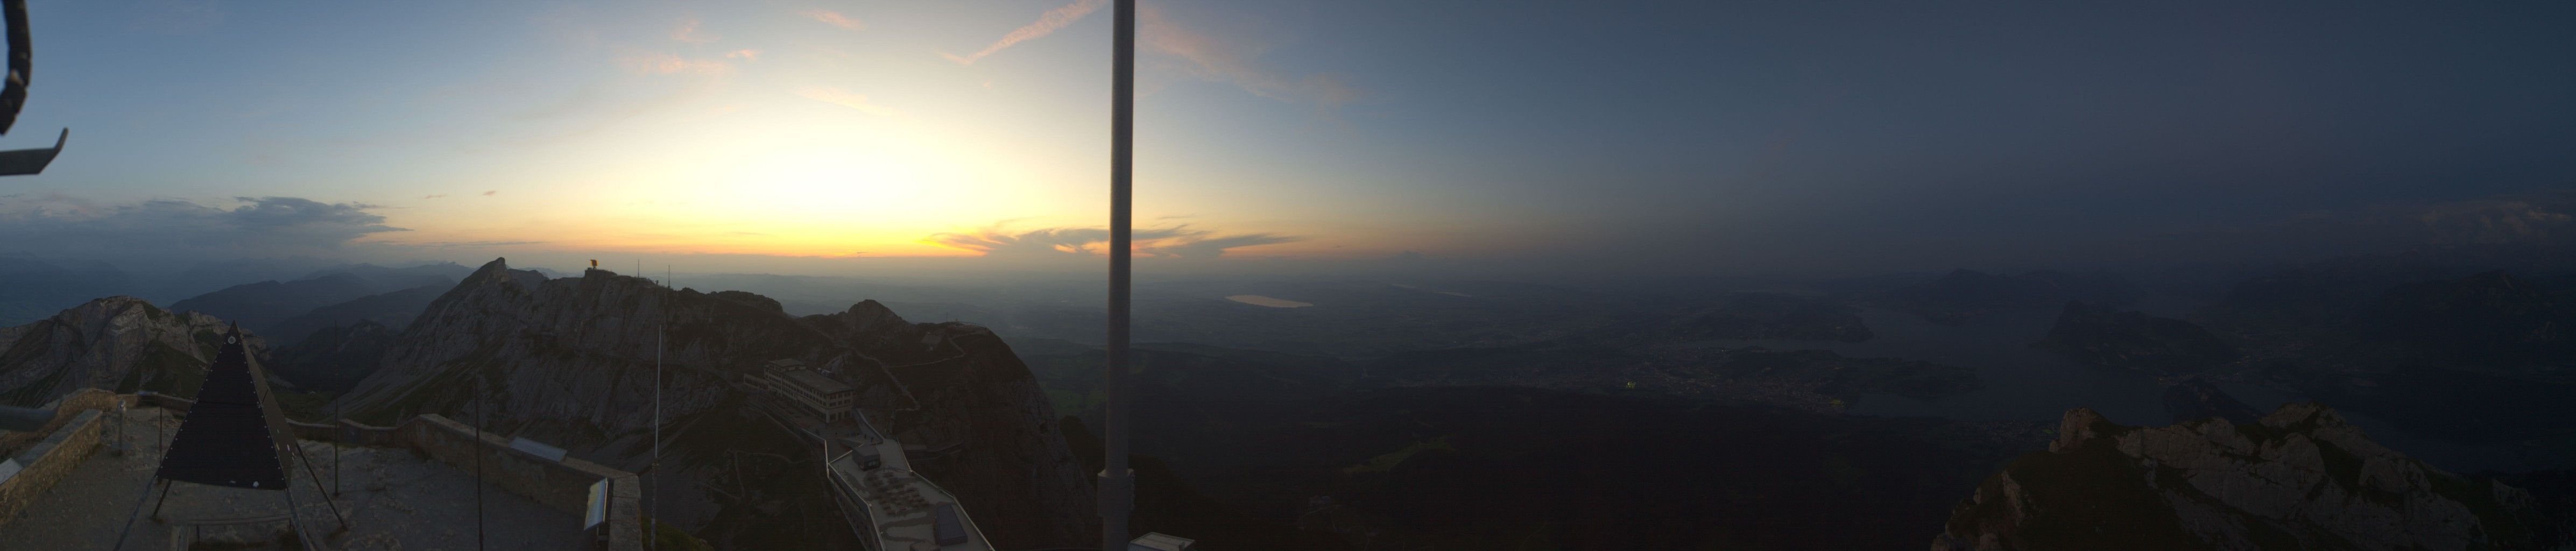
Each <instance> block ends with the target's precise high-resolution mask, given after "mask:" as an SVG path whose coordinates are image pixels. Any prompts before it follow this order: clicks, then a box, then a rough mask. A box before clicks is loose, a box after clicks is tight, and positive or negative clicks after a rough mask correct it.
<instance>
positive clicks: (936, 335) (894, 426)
mask: <svg viewBox="0 0 2576 551" xmlns="http://www.w3.org/2000/svg"><path fill="white" fill-rule="evenodd" d="M868 304H873V301H871V302H870V303H868ZM861 309H862V308H861V307H853V308H852V310H853V311H854V312H857V311H859V310H861ZM836 315H838V314H836ZM886 316H887V317H891V316H892V313H891V312H887V313H886ZM880 319H882V318H880ZM896 319H897V320H899V319H900V318H896ZM895 327H901V328H902V329H905V330H906V331H889V330H886V329H880V330H877V331H869V332H864V333H844V335H848V337H847V338H848V339H849V340H851V341H854V342H862V341H866V340H868V339H865V338H864V337H866V336H870V335H882V334H886V333H890V332H891V333H909V334H913V335H916V336H915V337H914V338H912V339H909V340H905V341H900V342H886V343H885V344H883V345H880V346H873V347H870V346H859V345H854V347H853V348H854V353H853V354H850V355H847V356H844V357H842V358H840V359H838V360H837V362H838V364H837V365H836V367H837V368H839V369H841V370H842V372H843V373H847V374H850V375H851V377H852V379H854V381H855V382H857V383H858V384H857V385H856V386H857V387H858V388H860V389H861V390H860V394H861V396H860V399H859V401H860V404H861V406H862V408H863V409H864V410H865V411H866V412H867V414H868V417H869V418H870V419H873V420H876V421H877V422H878V423H879V426H881V427H885V428H886V429H887V430H891V431H894V433H895V438H896V439H897V440H902V441H904V442H905V443H907V444H919V445H922V446H927V447H929V448H931V449H934V450H936V449H942V448H949V447H951V446H954V448H953V451H949V452H946V453H943V454H931V455H929V456H927V460H924V459H921V458H923V457H925V456H915V457H916V458H917V459H915V462H914V466H915V468H916V469H918V470H920V471H921V472H922V473H923V474H927V475H929V476H930V478H931V479H932V480H936V481H938V482H939V485H940V486H941V487H943V488H948V489H949V491H951V492H954V493H956V494H957V497H958V500H959V501H961V502H963V503H966V504H967V511H968V512H969V513H972V514H973V515H975V522H976V524H979V525H982V526H984V527H985V533H986V535H987V536H990V537H992V538H993V539H994V541H995V542H996V543H997V545H996V547H997V548H1005V549H1016V548H1032V547H1043V546H1050V545H1075V544H1078V543H1082V542H1087V541H1094V540H1098V539H1099V536H1098V532H1097V531H1096V529H1095V528H1094V527H1095V526H1097V523H1098V520H1097V519H1098V518H1099V517H1098V513H1097V512H1096V509H1094V508H1093V501H1092V496H1093V493H1092V489H1091V476H1090V474H1089V472H1087V471H1086V470H1085V469H1083V468H1082V465H1081V463H1080V462H1079V461H1077V460H1076V459H1075V458H1074V457H1073V455H1072V453H1071V452H1070V451H1069V449H1068V448H1067V447H1066V442H1065V439H1064V433H1063V427H1062V426H1060V425H1059V423H1060V420H1059V419H1058V418H1057V417H1056V416H1055V411H1054V409H1053V408H1054V405H1053V404H1052V403H1050V402H1049V401H1048V399H1047V397H1046V394H1045V393H1044V392H1043V391H1041V390H1040V389H1039V388H1038V385H1037V380H1036V378H1034V377H1032V376H1031V375H1030V373H1029V369H1028V366H1026V365H1024V364H1022V363H1021V362H1020V359H1019V358H1018V357H1017V356H1015V355H1013V354H1012V352H1011V348H1010V346H1009V345H1007V344H1004V343H1003V342H1002V339H1001V338H999V337H996V336H995V335H994V334H993V332H992V331H990V330H986V329H985V328H983V327H980V326H975V325H969V324H963V323H941V324H920V325H904V326H895ZM888 329H891V327H889V328H888Z"/></svg>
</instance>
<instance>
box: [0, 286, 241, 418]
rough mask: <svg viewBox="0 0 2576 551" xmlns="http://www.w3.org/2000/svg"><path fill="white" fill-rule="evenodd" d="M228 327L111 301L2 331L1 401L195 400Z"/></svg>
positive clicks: (126, 300) (122, 299)
mask: <svg viewBox="0 0 2576 551" xmlns="http://www.w3.org/2000/svg"><path fill="white" fill-rule="evenodd" d="M227 326H228V324H227V323H226V322H225V321H224V320H220V319H215V318H214V317H212V316H207V315H205V314H198V313H193V312H183V313H174V312H171V311H168V310H163V309H160V308H158V307H154V306H152V303H149V302H144V301H143V299H139V298H134V297H126V296H116V297H108V298H102V299H98V300H93V301H90V302H89V303H87V304H82V305H80V306H78V307H74V308H72V309H69V310H64V311H62V312H60V313H57V314H55V315H54V316H53V317H50V318H46V319H44V320H40V321H37V322H35V323H30V324H26V325H20V326H17V327H9V328H5V329H0V403H5V404H7V405H16V406H34V405H38V404H42V403H45V402H46V401H49V400H52V399H54V398H58V397H61V396H63V395H65V394H70V393H71V392H72V391H75V390H79V389H82V388H103V389H109V390H114V391H117V392H134V391H136V390H150V391H155V392H169V393H173V394H179V395H183V396H184V395H191V394H195V393H196V391H197V385H198V384H200V383H202V382H204V381H205V374H204V371H205V366H206V363H207V362H210V361H213V360H214V357H215V356H214V354H215V350H216V349H217V348H219V347H221V342H222V337H221V335H222V332H223V331H224V329H225V328H226V327H227ZM245 340H246V341H248V343H247V344H248V345H249V346H250V348H251V351H252V353H253V354H265V353H266V351H267V350H268V343H267V340H265V339H261V338H259V336H258V335H256V334H249V335H247V336H246V337H245Z"/></svg>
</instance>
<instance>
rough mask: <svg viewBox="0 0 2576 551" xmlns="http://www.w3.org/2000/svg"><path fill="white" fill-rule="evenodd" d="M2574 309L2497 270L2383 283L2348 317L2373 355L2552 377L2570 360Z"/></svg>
mask: <svg viewBox="0 0 2576 551" xmlns="http://www.w3.org/2000/svg"><path fill="white" fill-rule="evenodd" d="M2570 322H2576V311H2571V310H2569V309H2567V308H2564V307H2561V306H2560V305H2559V304H2558V301H2557V300H2554V299H2553V298H2552V297H2550V295H2549V293H2548V292H2546V291H2544V290H2542V289H2541V288H2540V286H2538V285H2534V284H2532V283H2529V282H2525V281H2523V280H2520V279H2516V278H2514V277H2513V276H2511V275H2506V274H2505V273H2504V272H2486V273H2481V274H2476V275H2472V276H2469V277H2465V278H2460V279H2456V280H2435V281H2423V282H2416V283H2408V284H2404V285H2399V286H2397V287H2395V288H2392V289H2389V290H2388V292H2386V293H2383V294H2381V295H2380V296H2379V300H2377V301H2376V302H2374V303H2372V304H2371V305H2370V307H2369V308H2367V309H2364V310H2362V311H2361V312H2360V314H2359V315H2356V316H2354V318H2353V321H2352V333H2353V335H2354V336H2355V337H2359V338H2360V339H2361V340H2362V341H2363V342H2364V343H2366V345H2365V346H2366V347H2367V349H2368V350H2370V351H2371V352H2369V353H2373V354H2378V355H2387V354H2402V355H2405V356H2407V360H2408V361H2416V362H2423V363H2427V364H2433V365H2438V366H2441V367H2444V368H2450V369H2470V370H2486V371H2493V372H2497V373H2499V374H2506V375H2522V376H2539V377H2550V378H2555V377H2557V376H2559V374H2560V373H2562V372H2564V371H2563V368H2565V367H2567V366H2568V365H2569V364H2570V363H2571V360H2576V334H2570V330H2571V329H2570V328H2569V325H2568V324H2569V323H2570Z"/></svg>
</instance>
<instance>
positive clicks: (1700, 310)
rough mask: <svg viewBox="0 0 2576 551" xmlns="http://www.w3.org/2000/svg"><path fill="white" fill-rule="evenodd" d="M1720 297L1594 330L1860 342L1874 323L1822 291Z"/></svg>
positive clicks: (1605, 335) (1617, 335)
mask: <svg viewBox="0 0 2576 551" xmlns="http://www.w3.org/2000/svg"><path fill="white" fill-rule="evenodd" d="M1716 302H1717V303H1716V305H1714V306H1704V307H1695V308H1690V309H1687V310H1685V311H1683V312H1680V313H1676V314H1672V315H1670V316H1668V317H1660V318H1645V319H1640V320H1636V321H1633V322H1629V323H1622V324H1617V325H1612V326H1610V327H1604V328H1601V329H1599V330H1596V331H1593V332H1592V333H1590V335H1591V336H1593V337H1595V338H1598V339H1601V340H1605V341H1611V342H1619V343H1623V344H1629V345H1651V344H1657V343H1688V342H1697V341H1711V340H1721V339H1743V340H1749V339H1778V340H1831V341H1845V342H1860V341H1866V340H1869V339H1870V336H1871V335H1870V332H1869V326H1868V325H1867V324H1864V323H1861V319H1860V316H1859V315H1857V314H1858V313H1859V312H1860V309H1859V308H1853V307H1851V306H1847V305H1844V304H1842V303H1841V302H1837V301H1834V300H1831V299H1827V298H1823V297H1808V296H1799V295H1791V294H1784V293H1729V294H1727V295H1726V296H1725V297H1723V298H1720V299H1718V300H1717V301H1716Z"/></svg>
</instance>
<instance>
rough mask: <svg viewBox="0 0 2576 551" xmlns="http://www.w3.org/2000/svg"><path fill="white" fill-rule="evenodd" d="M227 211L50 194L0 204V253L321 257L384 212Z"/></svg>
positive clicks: (265, 202)
mask: <svg viewBox="0 0 2576 551" xmlns="http://www.w3.org/2000/svg"><path fill="white" fill-rule="evenodd" d="M233 201H235V202H236V203H237V204H236V205H231V206H230V208H225V206H220V205H203V204H198V203H195V202H190V201H181V200H173V199H155V200H149V201H142V202H138V203H131V204H113V205H101V204H97V203H93V202H90V201H87V200H84V199H79V198H74V197H68V196H63V195H59V194H48V195H45V196H40V197H35V198H26V197H19V196H12V197H6V198H0V235H8V236H10V237H11V239H10V242H9V243H7V244H0V250H7V251H10V252H22V253H28V254H32V255H36V256H51V257H69V258H99V257H116V258H121V259H166V258H220V257H242V256H250V257H275V256H286V255H296V254H324V253H328V252H330V251H333V250H336V249H339V248H341V246H342V245H345V244H347V243H349V242H350V241H351V240H355V239H357V238H360V237H365V236H367V235H370V234H376V233H384V232H399V231H409V230H406V229H404V228H396V227H391V226H386V225H385V224H384V222H385V217H383V216H379V215H376V214H374V213H371V212H368V211H369V210H371V209H378V208H382V207H379V206H377V205H369V204H365V203H323V202H319V201H313V200H309V199H302V198H296V197H236V198H233Z"/></svg>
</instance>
